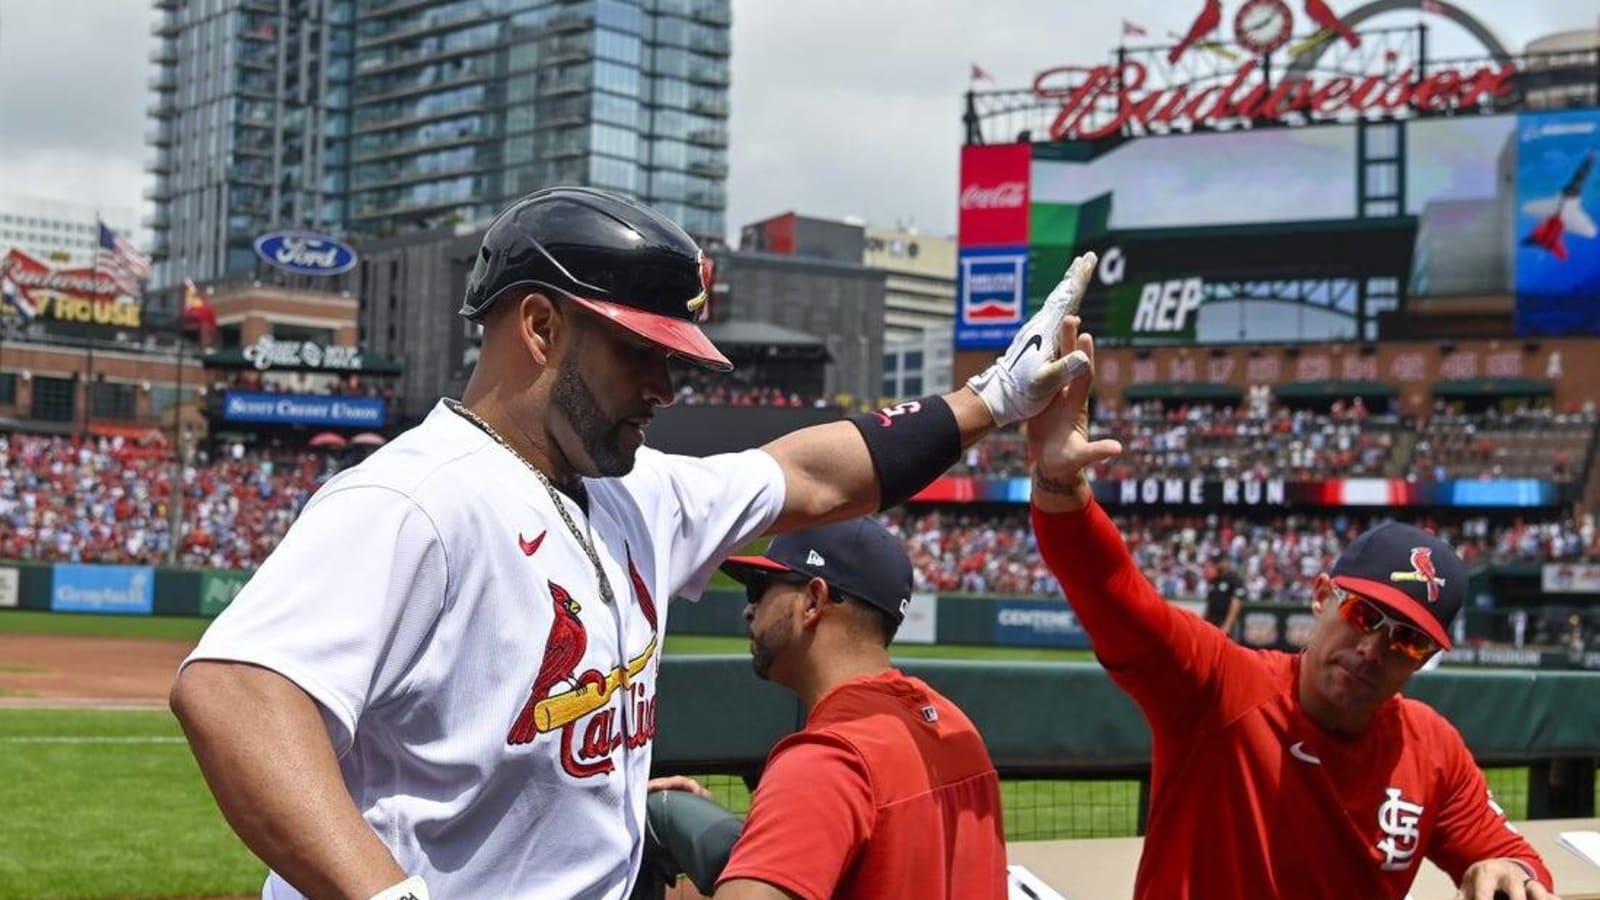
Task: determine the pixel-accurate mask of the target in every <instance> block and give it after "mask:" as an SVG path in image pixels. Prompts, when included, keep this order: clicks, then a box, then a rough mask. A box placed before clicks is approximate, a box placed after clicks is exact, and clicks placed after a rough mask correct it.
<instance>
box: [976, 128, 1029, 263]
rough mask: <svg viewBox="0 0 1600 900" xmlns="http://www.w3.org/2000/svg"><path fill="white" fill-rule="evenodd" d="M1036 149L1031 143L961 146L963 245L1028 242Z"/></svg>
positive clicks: (991, 245)
mask: <svg viewBox="0 0 1600 900" xmlns="http://www.w3.org/2000/svg"><path fill="white" fill-rule="evenodd" d="M1032 166H1033V149H1032V147H1030V146H1029V145H1027V144H997V145H992V146H972V147H963V148H962V150H961V193H960V195H959V196H960V203H961V218H960V231H961V246H963V247H1012V246H1016V245H1019V244H1026V243H1027V242H1028V184H1029V182H1030V180H1031V178H1032Z"/></svg>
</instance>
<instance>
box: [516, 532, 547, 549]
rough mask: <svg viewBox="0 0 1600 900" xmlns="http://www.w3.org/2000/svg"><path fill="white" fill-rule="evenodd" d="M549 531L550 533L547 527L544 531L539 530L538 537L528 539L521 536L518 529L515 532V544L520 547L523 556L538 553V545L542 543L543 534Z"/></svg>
mask: <svg viewBox="0 0 1600 900" xmlns="http://www.w3.org/2000/svg"><path fill="white" fill-rule="evenodd" d="M549 533H550V531H549V530H548V529H546V530H544V531H541V532H539V536H538V537H536V538H534V539H533V540H531V541H530V540H528V539H527V538H525V537H523V536H522V532H520V531H519V532H517V546H519V547H521V548H522V555H523V556H532V555H534V554H535V553H538V552H539V545H540V544H542V543H544V536H545V535H547V534H549Z"/></svg>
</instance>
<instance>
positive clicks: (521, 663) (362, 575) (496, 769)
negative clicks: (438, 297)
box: [172, 188, 1093, 900]
mask: <svg viewBox="0 0 1600 900" xmlns="http://www.w3.org/2000/svg"><path fill="white" fill-rule="evenodd" d="M1092 262H1093V260H1092V258H1086V259H1084V260H1079V261H1077V262H1076V263H1074V265H1073V267H1072V268H1071V269H1070V270H1069V271H1068V273H1067V277H1066V278H1065V279H1064V280H1063V281H1062V284H1061V285H1060V286H1059V287H1058V288H1057V289H1056V291H1055V292H1054V293H1052V295H1051V297H1050V298H1049V299H1048V300H1047V302H1046V303H1045V304H1044V306H1043V308H1042V309H1041V310H1040V312H1039V313H1038V314H1037V315H1036V316H1034V317H1033V319H1031V320H1030V321H1029V322H1028V323H1027V324H1026V325H1025V326H1024V328H1023V329H1022V332H1021V333H1020V334H1019V335H1018V337H1017V339H1016V341H1015V342H1014V343H1013V345H1012V347H1011V348H1010V349H1008V350H1007V352H1006V353H1005V354H1004V355H1003V356H1002V358H1001V359H1000V360H999V361H997V362H996V363H995V365H993V366H991V367H990V368H989V369H988V370H986V371H984V372H982V373H980V374H979V375H977V376H975V377H974V378H973V379H972V380H971V381H970V382H969V384H968V385H967V386H965V387H963V388H961V389H959V390H956V391H954V392H951V393H949V394H945V395H943V396H931V397H924V398H921V399H920V400H914V401H909V402H906V403H901V404H899V405H897V406H895V407H893V408H890V409H886V410H883V411H881V412H878V413H874V414H866V415H860V416H854V417H851V418H849V419H846V420H844V421H840V422H834V423H829V424H825V425H819V426H816V427H812V428H807V429H803V430H801V431H797V432H795V433H792V434H789V435H786V436H784V437H782V438H780V439H778V440H776V441H773V442H772V443H770V444H768V445H767V446H765V447H762V448H759V449H754V450H749V451H746V452H742V453H732V454H727V455H722V456H715V457H711V458H707V459H694V458H685V457H677V456H668V455H664V454H661V453H658V452H655V451H653V450H650V449H648V448H644V447H642V444H643V443H644V435H645V430H646V428H647V426H648V425H649V423H650V419H651V416H652V415H653V414H654V412H655V410H656V409H657V408H658V407H661V406H665V405H666V404H667V403H669V402H670V400H671V399H672V397H673V390H672V383H671V378H670V376H669V374H668V358H669V357H670V356H678V357H681V358H683V359H686V360H690V361H692V362H695V363H698V364H699V365H702V366H705V367H707V368H711V369H717V370H727V369H729V368H730V365H729V363H728V360H727V359H726V358H725V357H724V356H723V355H722V354H721V353H720V352H719V351H718V350H717V348H716V347H715V346H713V345H712V343H711V342H710V341H709V340H708V339H707V338H706V336H705V335H704V334H703V333H702V332H701V331H700V329H699V328H698V327H697V325H696V321H697V320H698V318H699V316H700V313H701V312H702V311H703V310H704V308H705V303H706V299H707V291H708V290H709V287H710V274H711V273H710V265H709V263H708V261H707V259H706V257H705V256H704V254H702V253H701V251H700V249H699V248H698V247H697V246H696V245H695V244H694V242H693V241H692V240H691V239H690V238H689V237H688V236H687V235H686V234H684V232H683V231H682V230H681V229H680V228H678V226H676V225H674V224H673V223H672V222H671V221H670V220H668V219H667V218H665V217H664V216H662V215H661V214H660V213H657V212H655V211H654V210H651V209H649V208H647V207H644V206H641V205H639V204H637V203H634V202H632V201H630V200H626V199H624V198H621V197H619V196H616V195H613V194H608V193H605V192H602V191H596V190H589V189H582V188H553V189H549V190H543V191H539V192H536V193H534V194H531V195H529V196H527V197H525V198H523V199H522V200H520V201H518V202H517V203H515V204H513V205H512V206H511V207H510V208H508V209H507V210H505V211H504V212H502V213H501V214H500V215H499V216H498V217H497V218H496V220H495V221H494V222H493V223H492V224H491V225H490V226H489V229H488V231H487V233H486V234H485V236H484V238H483V242H482V246H481V247H480V249H479V252H478V253H477V254H476V257H475V259H474V263H473V267H472V270H471V272H470V274H469V276H468V283H467V291H466V299H465V302H464V303H463V305H462V307H461V310H460V311H461V313H462V315H464V316H465V317H466V318H468V319H470V320H472V321H474V322H479V323H482V326H483V348H482V355H481V357H480V359H479V361H478V363H477V366H476V368H475V370H474V372H473V375H472V378H471V380H470V382H469V383H468V385H467V388H466V391H465V395H464V396H463V397H462V399H461V400H460V401H459V402H457V401H455V400H449V399H446V400H443V401H442V402H440V403H439V405H438V406H437V407H435V408H434V410H433V411H432V412H431V413H430V414H429V415H428V417H427V418H426V419H425V420H424V421H423V422H422V423H421V424H420V425H418V426H417V427H415V428H413V429H411V430H410V431H407V432H406V433H404V434H402V435H400V436H399V437H397V438H396V439H395V440H393V441H392V442H390V443H389V444H388V445H387V446H385V447H384V448H383V449H381V450H379V451H378V452H376V453H374V454H373V455H372V456H371V457H369V458H368V459H367V460H365V461H364V462H363V463H362V464H361V465H359V466H356V467H353V468H351V469H349V470H347V471H345V472H342V473H340V474H339V475H338V476H337V477H335V478H333V479H331V480H330V481H329V482H328V483H327V484H326V485H325V486H324V487H323V488H322V489H321V490H320V491H318V493H317V494H316V495H315V496H314V497H313V498H312V500H311V501H310V502H309V503H308V504H307V506H306V508H305V510H304V511H303V512H302V513H301V515H300V517H299V519H298V521H296V523H295V524H294V526H293V528H291V529H290V531H289V533H288V534H287V535H286V536H285V538H284V540H283V542H282V543H281V544H280V545H279V547H278V548H277V549H276V551H275V552H274V553H273V554H272V555H271V557H270V558H268V559H267V561H266V562H265V563H264V564H263V565H262V567H261V568H260V570H258V571H257V573H256V574H255V576H254V578H252V579H251V581H250V583H249V584H248V585H247V586H246V587H245V589H244V590H243V591H242V592H241V593H240V594H239V596H238V598H237V599H236V600H235V601H234V603H233V604H232V605H231V606H230V607H229V609H228V610H227V611H226V612H225V613H224V614H223V615H221V616H220V617H218V619H217V620H216V622H215V623H213V625H212V626H211V628H210V629H209V630H208V631H207V632H206V634H205V636H204V637H203V638H202V639H201V641H200V644H199V646H198V647H196V649H195V650H194V652H193V654H192V655H191V656H190V657H189V658H188V659H187V660H186V661H185V663H184V666H183V668H182V669H181V671H180V674H179V676H178V680H177V683H176V684H175V685H174V688H173V694H172V708H173V711H174V712H175V713H176V714H177V716H178V718H179V720H180V721H181V722H182V724H183V727H184V730H185V732H186V734H187V735H188V737H189V741H190V744H191V745H192V748H193V750H194V753H195V756H196V758H197V760H198V761H199V763H200V767H201V770H202V771H203V772H204V774H205V777H206V779H207V781H208V782H209V784H210V786H211V788H212V791H213V793H214V794H215V796H216V799H217V802H218V805H219V806H220V807H221V809H222V811H223V813H224V815H225V816H226V817H227V819H228V821H229V823H230V824H231V825H232V826H233V828H234V830H235V831H237V832H238V833H239V835H240V837H241V838H242V839H243V840H244V841H245V843H246V844H247V845H248V846H249V847H250V848H251V849H252V850H253V851H254V852H255V853H256V854H257V855H258V856H260V857H261V858H262V859H263V860H264V861H265V862H266V863H267V864H268V865H269V866H270V867H271V869H272V874H271V875H270V876H269V878H268V880H267V883H266V885H265V887H264V888H263V896H264V897H269V898H297V897H301V896H302V895H311V896H317V897H350V898H369V897H379V898H384V900H399V898H412V900H421V898H426V897H428V896H429V894H430V892H432V893H433V894H436V895H438V896H441V897H447V898H458V897H494V898H515V897H530V898H531V897H539V898H551V897H582V898H620V897H625V896H626V895H627V894H628V892H629V890H630V886H631V884H632V883H633V880H634V877H635V873H636V872H637V870H638V867H639V862H640V855H641V850H642V847H643V837H642V833H643V832H642V823H643V819H644V802H645V794H646V790H647V784H648V781H649V772H650V748H651V737H652V736H653V735H654V734H655V729H656V719H655V710H656V683H657V681H656V673H657V668H658V665H659V662H660V649H661V641H662V638H663V634H664V625H665V621H666V612H667V608H666V602H667V600H668V598H671V597H674V596H678V595H683V596H689V597H694V596H697V595H698V594H699V593H700V591H701V589H702V588H703V587H704V585H705V583H706V581H707V579H708V578H709V577H710V575H711V574H712V572H713V571H714V570H715V568H716V563H717V561H718V560H721V559H722V558H724V557H725V556H726V555H727V554H728V553H729V552H730V551H732V550H733V549H734V548H736V547H738V546H739V545H740V544H741V543H743V542H745V541H746V540H747V539H749V538H751V537H752V536H754V535H757V534H760V533H762V532H765V531H769V530H776V531H779V532H782V531H788V530H791V529H794V528H798V527H803V526H808V525H815V524H819V523H822V522H827V521H838V520H843V519H847V518H851V517H854V516H859V515H862V514H865V513H868V512H871V511H872V510H875V509H880V508H887V507H889V506H893V505H895V504H898V503H900V502H902V501H904V500H905V499H906V498H908V497H910V496H911V495H912V494H914V493H915V492H916V491H918V490H920V489H921V488H922V487H923V486H924V485H926V484H927V483H928V482H929V481H931V480H932V479H933V478H934V477H936V476H937V475H938V474H939V473H940V472H942V471H943V470H944V469H946V468H947V467H949V465H950V464H951V463H953V462H954V461H955V460H956V459H957V458H958V457H959V455H960V453H961V451H962V449H963V448H964V447H965V446H967V445H969V444H971V443H972V442H974V441H976V440H978V439H979V438H980V437H981V436H982V435H984V434H985V433H987V432H988V431H990V430H991V429H993V428H994V427H996V425H1005V424H1009V423H1013V422H1017V421H1020V420H1022V419H1024V418H1026V417H1028V416H1029V415H1032V414H1034V413H1036V412H1038V411H1039V410H1041V409H1043V408H1044V406H1045V405H1046V404H1047V403H1048V402H1049V400H1050V398H1051V397H1053V396H1054V394H1055V393H1056V390H1057V389H1058V387H1059V386H1060V385H1061V384H1064V383H1065V381H1066V379H1067V378H1068V377H1069V376H1070V375H1071V373H1072V372H1073V371H1075V367H1082V366H1086V365H1087V358H1086V357H1084V356H1083V355H1082V354H1073V353H1068V354H1066V355H1062V354H1060V353H1058V349H1059V337H1060V323H1061V321H1062V319H1063V317H1064V316H1065V315H1066V313H1067V312H1068V311H1069V310H1070V309H1072V308H1073V307H1074V305H1075V304H1076V302H1077V300H1078V298H1079V297H1081V296H1082V291H1083V288H1084V285H1085V283H1086V281H1087V279H1088V274H1089V272H1090V271H1092V268H1093V266H1092Z"/></svg>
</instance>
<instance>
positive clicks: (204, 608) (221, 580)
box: [200, 570, 250, 619]
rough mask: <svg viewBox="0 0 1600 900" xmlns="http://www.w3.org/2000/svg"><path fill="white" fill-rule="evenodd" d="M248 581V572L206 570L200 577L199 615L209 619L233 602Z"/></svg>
mask: <svg viewBox="0 0 1600 900" xmlns="http://www.w3.org/2000/svg"><path fill="white" fill-rule="evenodd" d="M249 580H250V573H249V572H237V571H214V570H207V571H205V572H202V573H201V575H200V615H202V616H205V617H206V618H208V619H209V618H211V617H213V616H215V615H217V614H218V613H220V612H222V611H223V610H224V609H227V608H228V604H229V603H232V602H233V598H234V597H237V596H239V591H241V590H243V589H244V586H245V583H246V582H248V581H249Z"/></svg>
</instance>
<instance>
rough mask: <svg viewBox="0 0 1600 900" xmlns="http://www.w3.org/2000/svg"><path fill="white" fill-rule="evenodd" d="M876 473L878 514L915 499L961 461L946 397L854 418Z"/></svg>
mask: <svg viewBox="0 0 1600 900" xmlns="http://www.w3.org/2000/svg"><path fill="white" fill-rule="evenodd" d="M850 423H851V424H853V425H855V426H856V430H857V431H860V432H861V437H862V439H863V440H865V441H866V442H867V455H868V456H870V457H872V470H873V471H874V472H876V473H877V475H878V491H879V494H880V495H881V496H882V498H883V500H882V503H881V504H880V505H879V507H878V508H879V509H880V510H885V509H888V508H890V507H892V506H899V505H900V504H902V503H904V502H906V501H907V500H909V499H911V498H912V497H913V496H915V495H916V493H917V492H918V491H920V490H922V489H923V488H925V487H927V486H928V485H929V484H930V483H931V482H932V481H933V480H934V479H935V478H938V477H939V476H940V475H943V474H944V471H945V470H946V469H948V468H950V467H951V466H953V465H955V463H956V460H958V459H960V458H961V427H960V426H959V425H957V424H956V414H955V411H953V410H952V409H950V404H949V403H946V402H945V399H944V398H943V397H940V396H938V395H933V396H929V397H923V398H922V399H920V400H907V401H906V402H904V403H897V404H895V405H894V406H890V407H886V408H884V409H881V410H879V411H877V412H875V413H862V414H859V415H854V416H851V417H850Z"/></svg>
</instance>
